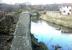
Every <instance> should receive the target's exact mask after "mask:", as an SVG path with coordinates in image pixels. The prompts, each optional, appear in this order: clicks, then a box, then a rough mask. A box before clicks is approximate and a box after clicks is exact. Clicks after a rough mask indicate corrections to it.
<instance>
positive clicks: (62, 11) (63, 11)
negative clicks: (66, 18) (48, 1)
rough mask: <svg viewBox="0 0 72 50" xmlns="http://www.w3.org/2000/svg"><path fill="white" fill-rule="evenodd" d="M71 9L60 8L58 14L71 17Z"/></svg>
mask: <svg viewBox="0 0 72 50" xmlns="http://www.w3.org/2000/svg"><path fill="white" fill-rule="evenodd" d="M71 13H72V8H71V6H63V7H61V8H60V14H62V15H71Z"/></svg>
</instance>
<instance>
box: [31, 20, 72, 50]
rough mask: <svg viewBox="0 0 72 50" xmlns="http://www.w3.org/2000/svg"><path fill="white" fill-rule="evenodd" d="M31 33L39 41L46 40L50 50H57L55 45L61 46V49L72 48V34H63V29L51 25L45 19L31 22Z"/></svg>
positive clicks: (67, 49)
mask: <svg viewBox="0 0 72 50" xmlns="http://www.w3.org/2000/svg"><path fill="white" fill-rule="evenodd" d="M31 33H32V34H33V35H34V36H35V37H36V38H37V39H38V41H39V42H44V43H45V44H46V45H47V46H48V48H49V50H55V46H57V45H58V46H60V47H61V48H60V50H72V34H62V32H61V30H57V29H56V28H54V27H52V26H50V25H49V24H47V23H46V22H45V21H41V22H40V21H38V22H37V23H35V22H31Z"/></svg>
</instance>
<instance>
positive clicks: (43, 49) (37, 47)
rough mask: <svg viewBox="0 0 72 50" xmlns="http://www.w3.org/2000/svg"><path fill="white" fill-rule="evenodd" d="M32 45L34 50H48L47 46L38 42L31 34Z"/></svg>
mask: <svg viewBox="0 0 72 50" xmlns="http://www.w3.org/2000/svg"><path fill="white" fill-rule="evenodd" d="M31 43H32V49H33V50H48V48H47V46H46V45H45V44H44V43H42V42H38V40H37V39H36V38H35V37H34V36H33V34H31Z"/></svg>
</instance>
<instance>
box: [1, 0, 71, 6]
mask: <svg viewBox="0 0 72 50" xmlns="http://www.w3.org/2000/svg"><path fill="white" fill-rule="evenodd" d="M2 2H3V3H7V4H15V3H31V4H33V5H38V4H53V3H72V0H2Z"/></svg>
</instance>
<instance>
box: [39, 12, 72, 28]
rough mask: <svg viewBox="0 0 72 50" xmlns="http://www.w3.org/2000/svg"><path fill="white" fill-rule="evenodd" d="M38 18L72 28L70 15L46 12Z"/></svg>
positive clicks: (71, 16)
mask: <svg viewBox="0 0 72 50" xmlns="http://www.w3.org/2000/svg"><path fill="white" fill-rule="evenodd" d="M40 18H41V19H44V20H46V21H48V22H52V23H55V24H57V25H61V26H64V27H68V28H72V15H69V16H64V15H60V13H58V12H48V13H47V14H42V15H41V17H40Z"/></svg>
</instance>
